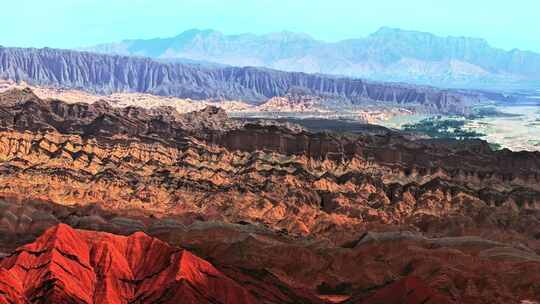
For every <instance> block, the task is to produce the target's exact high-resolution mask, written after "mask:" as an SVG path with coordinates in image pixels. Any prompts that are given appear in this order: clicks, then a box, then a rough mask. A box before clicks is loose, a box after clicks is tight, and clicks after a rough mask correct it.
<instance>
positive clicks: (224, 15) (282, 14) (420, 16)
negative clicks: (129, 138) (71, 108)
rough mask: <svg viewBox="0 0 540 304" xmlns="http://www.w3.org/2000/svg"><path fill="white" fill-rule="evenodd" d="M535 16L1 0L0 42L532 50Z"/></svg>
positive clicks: (494, 8) (393, 3)
mask: <svg viewBox="0 0 540 304" xmlns="http://www.w3.org/2000/svg"><path fill="white" fill-rule="evenodd" d="M539 15H540V1H539V0H512V1H508V0H177V1H173V0H2V4H1V10H0V45H3V46H19V47H45V46H47V47H55V48H75V47H83V46H91V45H95V44H98V43H106V42H113V41H119V40H123V39H138V38H141V39H148V38H156V37H171V36H176V35H178V34H180V33H181V32H183V31H185V30H188V29H193V28H198V29H214V30H218V31H221V32H223V33H225V34H239V33H246V32H250V33H255V34H265V33H270V32H278V31H283V30H287V31H293V32H302V33H307V34H309V35H311V36H313V37H314V38H316V39H319V40H325V41H338V40H342V39H350V38H361V37H365V36H367V35H369V34H370V33H372V32H374V31H376V30H377V29H378V28H380V27H382V26H389V27H396V28H401V29H406V30H418V31H424V32H430V33H434V34H437V35H440V36H448V35H452V36H467V37H476V38H484V39H486V40H487V41H488V42H489V43H490V44H491V45H492V46H495V47H499V48H503V49H506V50H510V49H514V48H519V49H522V50H531V51H536V52H540V34H539V29H540V18H539Z"/></svg>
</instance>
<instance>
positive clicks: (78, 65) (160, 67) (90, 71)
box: [0, 48, 479, 113]
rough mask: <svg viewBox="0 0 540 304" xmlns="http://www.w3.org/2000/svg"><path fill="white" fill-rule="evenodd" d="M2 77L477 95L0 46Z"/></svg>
mask: <svg viewBox="0 0 540 304" xmlns="http://www.w3.org/2000/svg"><path fill="white" fill-rule="evenodd" d="M0 78H3V79H11V80H15V81H25V82H27V83H29V84H34V85H48V86H58V87H66V88H77V89H82V90H88V91H92V92H98V93H112V92H142V93H151V94H155V95H170V96H177V97H185V98H191V99H220V100H221V99H225V100H243V101H249V102H254V103H259V102H263V101H266V100H268V99H270V98H272V97H275V96H283V95H286V94H287V93H288V92H290V91H291V90H294V91H297V90H299V89H300V90H302V91H305V92H306V93H307V94H309V95H315V96H322V97H325V98H329V99H343V100H345V101H348V102H350V103H353V104H362V103H365V102H386V103H392V104H400V105H417V106H419V107H422V108H423V109H424V110H425V111H435V112H447V113H463V112H465V111H467V107H468V105H470V103H471V102H475V101H476V100H477V99H478V98H479V96H476V95H474V94H473V95H467V94H462V93H458V92H451V91H445V90H438V89H434V88H429V87H418V86H409V85H401V84H384V83H374V82H368V81H364V80H357V79H349V78H336V77H329V76H321V75H310V74H303V73H287V72H280V71H275V70H267V69H259V68H235V67H225V68H205V67H200V66H190V65H182V64H165V63H160V62H157V61H153V60H151V59H147V58H137V57H121V56H110V55H98V54H92V53H85V52H74V51H64V50H55V49H17V48H0Z"/></svg>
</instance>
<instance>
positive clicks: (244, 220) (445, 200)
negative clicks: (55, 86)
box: [0, 89, 540, 304]
mask: <svg viewBox="0 0 540 304" xmlns="http://www.w3.org/2000/svg"><path fill="white" fill-rule="evenodd" d="M539 168H540V153H538V152H512V151H509V150H500V151H493V150H491V149H490V147H489V145H488V144H487V143H486V142H484V141H480V140H466V141H457V140H439V139H425V138H422V139H419V138H411V137H410V136H408V135H406V134H403V133H401V132H398V131H395V130H390V129H384V128H378V129H377V130H376V131H370V130H369V129H366V131H363V132H357V133H340V132H312V131H309V130H306V129H305V128H303V127H300V126H297V125H294V124H282V123H277V122H272V121H266V122H264V123H262V122H247V121H241V120H233V119H230V118H229V117H228V116H227V114H226V112H225V111H224V110H222V109H220V108H216V107H207V108H204V109H202V110H198V111H195V112H189V113H179V112H177V111H176V110H175V109H173V108H171V107H152V108H141V107H135V106H126V107H114V106H112V105H111V104H109V103H108V102H106V101H96V102H93V103H81V102H71V103H66V102H64V101H61V100H57V99H42V98H40V97H38V96H37V95H36V94H34V92H33V91H32V90H31V89H12V90H8V91H5V92H2V93H0V172H1V174H0V197H1V198H2V199H1V200H0V205H1V207H2V208H0V210H1V211H0V231H1V233H0V236H1V237H0V252H2V253H3V255H4V256H5V257H4V258H2V259H1V260H0V275H1V276H2V280H1V281H2V282H3V283H0V299H6V300H5V301H7V302H8V303H10V301H11V303H50V302H51V301H53V302H54V300H55V299H57V301H61V300H58V299H62V300H65V301H69V300H68V299H74V298H73V297H74V295H76V296H77V297H78V299H75V300H73V301H75V303H79V302H81V303H102V302H103V301H109V302H110V303H124V302H126V303H127V302H130V301H131V302H134V303H137V299H138V300H139V303H145V302H144V301H143V300H141V299H143V298H144V297H147V296H148V297H150V296H151V297H157V298H155V299H158V298H160V297H164V298H163V299H184V300H185V301H188V302H189V299H193V300H192V302H193V303H214V302H216V301H217V302H220V303H233V302H231V301H236V302H234V303H241V302H242V301H243V302H242V303H366V304H368V303H404V302H405V303H418V304H420V303H521V302H523V303H526V301H540V292H539V290H540V286H539V285H538V282H540V278H539V277H538V276H539V274H540V271H539V270H540V255H539V254H540V241H539V240H540V208H539V206H540V188H539V186H538V185H539V184H540V183H539V180H540V169H539ZM68 225H69V226H68ZM96 231H97V232H96ZM113 234H114V235H113ZM74 244H84V246H83V245H80V246H79V245H74ZM149 244H151V246H152V248H154V247H155V248H154V249H152V250H156V254H155V255H153V256H156V258H159V259H160V260H159V261H163V264H160V263H161V262H160V263H157V262H156V264H155V265H153V264H149V263H148V262H145V261H144V255H141V252H145V251H146V249H143V248H149V247H147V246H150V245H149ZM62 252H63V253H64V254H62ZM127 252H133V253H134V254H132V255H131V254H127ZM190 252H191V253H190ZM113 256H114V257H115V260H116V261H118V263H120V262H122V263H124V262H125V263H127V265H130V266H129V267H127V266H126V267H122V266H121V265H119V264H111V265H108V264H107V261H108V260H110V258H111V257H113ZM186 257H188V258H186ZM75 261H79V262H75ZM165 262H166V263H165ZM133 265H135V266H136V267H134V266H133ZM159 265H161V266H163V267H161V266H159ZM183 265H185V266H183ZM158 266H159V267H158ZM137 267H138V268H137ZM158 268H159V269H158ZM24 269H29V270H28V271H24ZM156 271H157V272H156ZM69 272H71V273H85V275H84V276H76V277H77V280H72V276H71V275H70V274H69ZM105 273H108V274H110V275H107V276H105V277H101V276H103V275H104V274H105ZM152 274H155V275H156V276H155V277H154V276H152ZM146 276H150V278H149V279H144V280H143V281H140V279H141V278H145V277H146ZM29 278H36V279H35V280H34V279H32V282H34V283H32V284H30V283H29V282H30V279H29ZM66 280H67V281H66ZM85 280H86V281H85ZM103 280H110V281H108V283H106V284H104V283H99V282H105V281H103ZM68 281H69V282H70V283H68ZM5 282H12V283H7V285H6V283H5ZM133 282H137V283H136V284H131V283H133ZM216 284H218V285H219V286H226V287H227V288H226V290H227V292H228V294H227V295H225V294H223V293H221V291H220V290H218V289H217V288H215V286H216ZM8 285H9V286H14V287H13V288H9V287H8ZM80 286H105V287H106V288H108V289H107V290H102V291H99V292H97V291H96V292H93V293H92V292H89V290H92V288H91V287H88V289H87V290H86V289H85V290H82V291H81V290H80ZM165 286H170V288H168V289H167V288H164V287H165ZM96 288H97V287H96ZM96 290H97V289H96ZM194 290H195V291H194ZM201 294H203V295H204V296H205V297H206V298H205V300H200V298H197V297H199V296H201ZM138 296H141V297H143V298H137V297H138ZM2 297H3V298H2ZM100 297H101V298H100ZM104 297H105V298H104ZM112 297H120V298H122V299H123V300H121V301H120V300H113V298H112ZM175 297H176V298H175ZM7 299H9V300H7ZM105 299H109V300H105ZM145 299H146V298H145ZM152 299H154V298H152ZM77 301H79V302H77ZM100 301H101V302H100ZM122 301H124V302H122ZM166 301H167V300H164V303H168V302H166ZM171 301H172V300H171ZM212 301H213V302H212ZM533 303H534V302H533Z"/></svg>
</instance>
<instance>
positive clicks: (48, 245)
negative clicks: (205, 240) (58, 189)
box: [0, 224, 258, 304]
mask: <svg viewBox="0 0 540 304" xmlns="http://www.w3.org/2000/svg"><path fill="white" fill-rule="evenodd" d="M0 302H1V303H104V304H105V303H111V304H112V303H231V304H232V303H235V304H236V303H246V304H247V303H258V302H257V301H256V300H255V298H254V297H253V296H252V295H251V294H250V292H248V291H247V290H246V289H244V288H243V287H242V286H240V285H239V284H238V283H236V282H235V281H233V280H232V279H230V278H228V277H227V276H225V275H224V274H222V273H221V272H219V271H218V270H217V269H216V268H214V266H212V265H211V264H210V263H208V262H207V261H205V260H203V259H201V258H199V257H197V256H195V255H193V254H192V253H190V252H189V251H187V250H182V249H178V248H175V247H172V246H169V245H168V244H166V243H164V242H162V241H159V240H157V239H155V238H151V237H149V236H147V235H146V234H144V233H135V234H133V235H131V236H129V237H124V236H116V235H112V234H108V233H102V232H90V231H85V230H74V229H72V228H71V227H69V226H67V225H64V224H60V225H57V226H55V227H53V228H51V229H49V230H47V231H46V232H45V233H44V234H43V235H42V236H41V237H39V238H38V239H37V240H36V241H35V242H34V243H31V244H28V245H26V246H23V247H20V248H18V249H17V250H16V251H15V253H14V254H12V255H11V256H9V257H7V258H5V259H4V260H2V261H1V262H0Z"/></svg>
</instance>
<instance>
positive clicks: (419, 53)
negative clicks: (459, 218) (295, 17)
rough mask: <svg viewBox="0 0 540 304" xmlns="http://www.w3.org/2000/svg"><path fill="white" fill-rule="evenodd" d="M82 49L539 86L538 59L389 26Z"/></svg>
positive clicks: (214, 34)
mask: <svg viewBox="0 0 540 304" xmlns="http://www.w3.org/2000/svg"><path fill="white" fill-rule="evenodd" d="M84 50H88V51H92V52H99V53H108V54H121V55H137V56H145V57H151V58H159V59H164V60H189V61H198V62H204V63H208V62H213V63H217V64H225V65H233V66H261V67H268V68H273V69H278V70H284V71H299V72H308V73H324V74H336V75H344V76H352V77H363V78H370V79H375V80H384V81H403V82H412V83H420V84H430V85H436V86H445V87H477V88H480V87H482V88H483V87H489V88H492V87H493V86H495V85H501V84H504V85H505V86H512V85H518V86H520V87H525V86H528V85H530V84H534V83H539V82H540V72H539V71H540V54H538V53H534V52H528V51H521V50H518V49H514V50H511V51H505V50H502V49H497V48H494V47H491V46H490V45H489V43H488V42H487V41H485V40H483V39H477V38H467V37H438V36H435V35H433V34H430V33H424V32H415V31H405V30H400V29H394V28H388V27H383V28H381V29H379V30H378V31H376V32H375V33H373V34H371V35H369V36H368V37H365V38H359V39H351V40H343V41H339V42H334V43H328V42H324V41H319V40H316V39H314V38H312V37H310V36H309V35H306V34H298V33H292V32H281V33H272V34H267V35H254V34H241V35H225V34H222V33H220V32H218V31H214V30H189V31H186V32H183V33H181V34H180V35H178V36H176V37H171V38H163V39H160V38H157V39H150V40H125V41H121V42H116V43H110V44H101V45H97V46H93V47H88V48H84Z"/></svg>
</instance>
